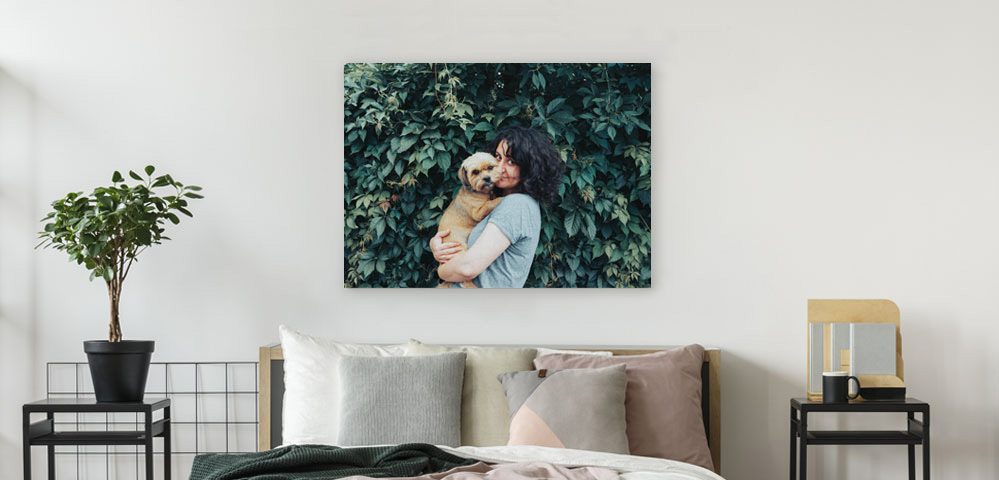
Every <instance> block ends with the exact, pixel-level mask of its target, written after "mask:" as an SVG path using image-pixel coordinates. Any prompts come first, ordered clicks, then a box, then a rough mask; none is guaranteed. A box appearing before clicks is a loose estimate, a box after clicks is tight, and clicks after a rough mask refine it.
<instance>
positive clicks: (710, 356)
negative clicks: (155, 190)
mask: <svg viewBox="0 0 999 480" xmlns="http://www.w3.org/2000/svg"><path fill="white" fill-rule="evenodd" d="M551 348H572V349H573V350H583V351H598V350H599V351H603V352H607V351H609V352H610V353H611V355H613V356H614V357H615V358H617V357H623V356H634V355H648V354H655V353H658V352H665V351H668V350H671V349H672V348H673V347H660V348H648V347H614V348H599V349H598V348H594V347H583V348H573V347H551ZM259 358H260V363H259V365H260V368H259V375H260V378H259V392H260V397H259V402H258V406H259V435H258V440H259V441H258V450H259V451H261V452H264V451H268V450H271V449H274V448H276V447H279V446H281V445H283V443H284V442H283V440H284V438H283V435H282V424H283V418H282V415H283V409H284V404H283V401H284V395H285V368H284V367H285V355H284V351H283V349H282V347H281V345H278V344H275V345H269V346H264V347H261V348H260V349H259ZM622 370H624V369H623V367H622ZM720 373H721V350H720V349H718V348H711V347H709V348H705V349H704V351H703V361H702V363H701V365H700V380H701V382H700V386H701V396H700V397H701V398H700V403H701V404H700V414H701V415H700V420H701V423H703V428H704V434H705V437H706V439H707V444H708V448H709V449H710V459H711V462H712V468H713V471H714V473H715V474H717V473H719V472H720V471H721V438H720V437H721V401H720V400H721V375H720ZM442 448H444V450H445V451H447V452H448V453H452V454H455V455H458V456H462V457H465V458H472V459H476V460H481V461H485V462H490V463H494V462H495V463H499V462H526V461H544V462H551V463H553V464H556V465H565V466H594V467H602V468H608V469H612V470H615V471H617V472H618V473H620V474H621V478H623V479H624V480H665V479H718V478H721V477H720V476H718V475H713V474H711V473H710V472H707V471H706V469H702V468H700V467H694V466H692V465H691V466H690V468H687V464H685V463H683V462H673V461H670V460H662V459H658V458H650V457H644V456H634V455H625V454H619V453H600V452H589V451H582V450H574V449H564V448H561V449H560V448H550V447H544V446H518V447H481V446H480V447H471V446H461V447H456V448H447V447H442Z"/></svg>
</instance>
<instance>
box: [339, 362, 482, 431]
mask: <svg viewBox="0 0 999 480" xmlns="http://www.w3.org/2000/svg"><path fill="white" fill-rule="evenodd" d="M464 371H465V354H464V353H462V352H455V353H443V354H440V355H432V356H425V357H343V358H342V359H340V381H341V389H340V390H341V392H342V393H343V396H342V397H341V399H340V403H341V408H342V410H341V412H340V438H339V441H338V442H337V444H338V445H341V446H356V445H386V444H398V443H430V444H433V445H448V446H452V447H456V446H458V445H459V444H460V443H461V384H462V378H463V374H464Z"/></svg>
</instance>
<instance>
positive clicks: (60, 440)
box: [23, 398, 170, 480]
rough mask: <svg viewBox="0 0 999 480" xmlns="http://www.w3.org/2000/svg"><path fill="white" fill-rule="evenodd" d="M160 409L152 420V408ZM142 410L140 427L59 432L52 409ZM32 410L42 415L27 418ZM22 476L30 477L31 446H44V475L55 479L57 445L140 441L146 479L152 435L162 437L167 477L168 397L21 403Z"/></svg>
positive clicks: (149, 476)
mask: <svg viewBox="0 0 999 480" xmlns="http://www.w3.org/2000/svg"><path fill="white" fill-rule="evenodd" d="M157 410H163V418H161V419H159V420H156V421H153V412H155V411H157ZM93 412H96V413H117V412H133V413H142V414H144V416H145V417H144V421H143V428H142V429H141V430H136V431H103V432H101V431H86V432H79V431H77V432H59V431H56V429H55V414H56V413H93ZM32 413H44V414H45V419H44V420H41V421H38V422H34V423H32V422H31V414H32ZM23 422H24V423H23V425H24V480H30V479H31V447H32V446H35V445H44V446H46V447H48V478H49V479H50V480H54V479H55V447H56V446H57V445H142V446H144V447H145V463H146V479H147V480H152V479H153V438H156V437H160V438H162V439H163V473H164V478H166V479H169V478H170V400H169V399H166V398H150V399H146V400H145V401H143V402H137V403H98V402H97V400H95V399H85V398H52V399H47V400H39V401H37V402H31V403H26V404H24V407H23Z"/></svg>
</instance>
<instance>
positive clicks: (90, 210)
mask: <svg viewBox="0 0 999 480" xmlns="http://www.w3.org/2000/svg"><path fill="white" fill-rule="evenodd" d="M154 172H155V168H154V167H153V166H152V165H150V166H147V167H146V168H145V174H146V176H145V177H143V176H142V175H140V174H138V173H135V172H133V171H129V172H128V175H129V177H131V178H132V179H134V180H136V181H137V182H139V183H137V184H134V185H128V184H126V183H125V178H124V177H123V176H122V174H121V173H120V172H117V171H116V172H114V174H113V175H112V176H111V182H112V184H111V185H110V186H107V187H97V188H95V189H94V191H93V192H92V193H91V194H90V195H84V194H83V192H73V193H69V194H67V195H66V196H65V197H64V198H61V199H59V200H56V201H54V202H52V208H53V210H52V211H51V212H49V214H48V215H46V216H45V218H43V219H42V222H43V223H45V227H44V231H42V232H39V233H38V236H39V238H42V239H43V240H42V242H41V243H39V244H38V245H37V246H36V247H35V248H38V247H42V248H49V247H51V248H55V249H56V250H62V251H64V252H66V253H67V254H69V259H70V261H76V263H77V264H80V265H83V266H84V267H86V268H87V270H89V271H90V280H91V281H93V280H94V279H95V278H98V277H99V278H102V279H103V280H104V282H105V283H106V284H107V288H108V298H109V300H110V302H111V322H110V324H109V326H108V340H109V341H111V342H120V341H121V324H120V322H119V316H118V304H119V302H120V301H121V287H122V284H123V283H124V281H125V278H126V277H127V276H128V272H129V270H131V268H132V263H133V262H135V259H136V257H137V256H138V255H139V254H140V253H142V252H143V251H144V250H145V249H146V248H148V247H149V246H150V245H156V244H160V243H162V242H163V240H169V239H170V237H167V236H165V235H163V232H164V225H165V224H166V222H168V221H169V222H170V223H173V224H178V223H180V217H178V216H177V214H178V213H180V214H184V215H187V216H188V217H191V216H193V215H192V214H191V212H190V211H189V210H188V209H187V206H188V199H198V198H203V197H202V196H201V195H200V194H198V193H196V192H199V191H201V187H199V186H196V185H184V184H182V183H180V182H178V181H176V180H174V179H173V177H171V176H170V175H160V176H157V177H153V176H152V175H153V173H154ZM161 189H167V192H169V194H167V195H162V196H161V195H160V194H159V193H158V192H159V191H161ZM171 189H172V190H171Z"/></svg>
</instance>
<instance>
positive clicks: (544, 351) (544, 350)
mask: <svg viewBox="0 0 999 480" xmlns="http://www.w3.org/2000/svg"><path fill="white" fill-rule="evenodd" d="M537 350H538V356H539V357H543V356H545V355H551V354H555V353H566V354H572V355H593V356H595V357H613V356H614V352H591V351H587V350H558V349H555V348H544V347H538V349H537Z"/></svg>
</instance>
